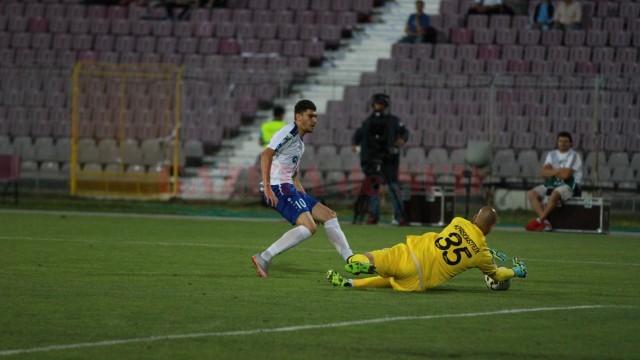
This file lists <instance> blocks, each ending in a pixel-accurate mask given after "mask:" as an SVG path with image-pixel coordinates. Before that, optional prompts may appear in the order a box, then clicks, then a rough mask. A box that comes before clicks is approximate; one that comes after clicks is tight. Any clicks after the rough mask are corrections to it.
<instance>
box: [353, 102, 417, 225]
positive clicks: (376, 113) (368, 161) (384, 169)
mask: <svg viewBox="0 0 640 360" xmlns="http://www.w3.org/2000/svg"><path fill="white" fill-rule="evenodd" d="M390 105H391V103H390V99H389V96H387V95H386V94H375V95H373V97H372V99H371V106H372V108H373V113H372V114H371V115H370V116H369V117H368V118H367V119H366V120H365V121H364V123H363V124H362V126H361V127H360V128H359V129H357V130H356V132H355V133H354V135H353V138H352V141H351V144H352V150H353V151H357V146H360V165H361V166H362V171H363V172H364V174H365V176H366V178H365V181H364V185H363V194H361V195H360V196H359V197H358V200H357V202H356V211H358V209H359V208H360V205H359V204H360V203H363V202H364V201H363V200H364V199H368V202H369V215H370V216H369V219H368V220H367V223H368V224H377V223H378V221H379V220H380V199H379V197H378V195H379V191H380V185H381V183H383V182H384V183H387V185H388V186H389V192H390V194H391V202H392V204H393V210H394V220H395V221H396V222H397V223H398V224H400V225H406V224H407V221H406V219H405V215H404V214H405V213H404V204H403V203H402V199H401V198H400V184H399V183H398V170H399V167H400V149H401V148H402V147H403V146H404V144H405V143H406V141H407V140H408V139H409V131H408V130H407V128H405V126H404V124H403V123H402V121H400V119H399V118H397V117H396V116H394V115H392V114H391V113H390V112H389V107H390ZM367 195H370V196H369V197H368V198H365V197H366V196H367Z"/></svg>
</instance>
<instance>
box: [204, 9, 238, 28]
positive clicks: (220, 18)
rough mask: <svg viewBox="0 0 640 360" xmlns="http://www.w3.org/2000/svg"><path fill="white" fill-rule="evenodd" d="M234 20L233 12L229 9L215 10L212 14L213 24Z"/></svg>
mask: <svg viewBox="0 0 640 360" xmlns="http://www.w3.org/2000/svg"><path fill="white" fill-rule="evenodd" d="M231 19H232V10H231V9H228V8H215V9H213V11H212V12H211V19H210V20H211V22H213V23H214V24H217V23H221V22H228V21H231ZM208 20H209V19H203V20H201V21H208Z"/></svg>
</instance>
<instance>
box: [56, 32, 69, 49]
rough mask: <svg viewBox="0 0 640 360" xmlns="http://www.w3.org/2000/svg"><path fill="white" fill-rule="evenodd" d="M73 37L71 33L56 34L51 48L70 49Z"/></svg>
mask: <svg viewBox="0 0 640 360" xmlns="http://www.w3.org/2000/svg"><path fill="white" fill-rule="evenodd" d="M72 40H73V38H72V37H71V35H70V34H55V35H54V36H53V40H52V43H51V48H52V49H54V50H69V49H71V41H72Z"/></svg>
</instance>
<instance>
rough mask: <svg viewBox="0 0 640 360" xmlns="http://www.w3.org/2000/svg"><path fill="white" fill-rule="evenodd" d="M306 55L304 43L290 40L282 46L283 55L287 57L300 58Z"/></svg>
mask: <svg viewBox="0 0 640 360" xmlns="http://www.w3.org/2000/svg"><path fill="white" fill-rule="evenodd" d="M303 53H304V42H302V41H299V40H289V41H285V42H284V43H283V44H282V55H283V56H287V57H298V56H301V55H302V54H303Z"/></svg>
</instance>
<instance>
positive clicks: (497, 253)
mask: <svg viewBox="0 0 640 360" xmlns="http://www.w3.org/2000/svg"><path fill="white" fill-rule="evenodd" d="M489 252H490V253H491V256H493V258H494V259H496V260H500V261H507V254H505V253H503V252H500V251H499V250H495V249H492V248H489Z"/></svg>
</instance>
